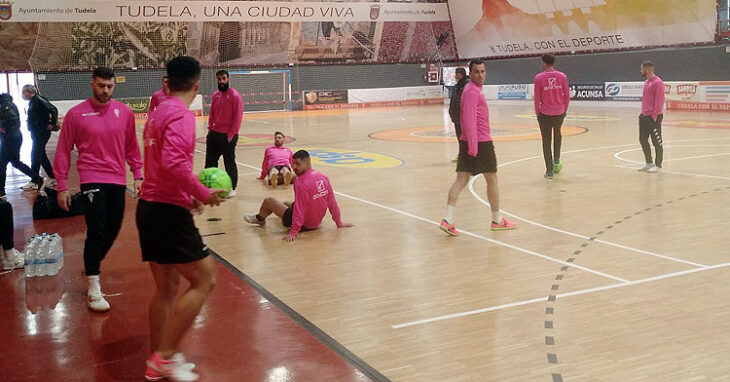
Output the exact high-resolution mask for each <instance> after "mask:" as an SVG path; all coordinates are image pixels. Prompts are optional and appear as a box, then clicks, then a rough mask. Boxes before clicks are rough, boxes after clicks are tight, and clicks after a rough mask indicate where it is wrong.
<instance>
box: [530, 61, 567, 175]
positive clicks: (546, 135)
mask: <svg viewBox="0 0 730 382" xmlns="http://www.w3.org/2000/svg"><path fill="white" fill-rule="evenodd" d="M542 69H543V71H542V72H541V73H539V74H537V75H536V76H535V115H537V122H538V124H539V125H540V134H541V135H542V155H543V157H545V178H547V179H552V178H553V176H554V174H557V173H559V172H560V170H562V169H563V164H562V163H560V146H561V144H562V142H563V135H562V134H561V131H560V129H561V128H562V127H563V121H564V120H565V112H566V111H567V110H568V104H570V89H569V88H568V77H567V76H566V75H565V74H564V73H563V72H561V71H559V70H555V56H553V55H551V54H546V55H543V56H542ZM552 136H554V137H555V138H553V137H552ZM553 139H554V140H553ZM551 141H552V142H551ZM551 143H553V146H554V153H553V152H552V151H551V150H550V144H551Z"/></svg>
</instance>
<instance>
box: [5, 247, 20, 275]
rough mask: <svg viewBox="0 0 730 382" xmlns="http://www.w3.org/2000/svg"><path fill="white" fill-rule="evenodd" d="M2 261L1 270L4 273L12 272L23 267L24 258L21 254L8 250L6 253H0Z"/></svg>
mask: <svg viewBox="0 0 730 382" xmlns="http://www.w3.org/2000/svg"><path fill="white" fill-rule="evenodd" d="M2 259H3V261H2V262H3V269H4V270H6V271H12V270H13V269H20V268H23V266H25V258H24V256H23V254H22V253H21V252H18V251H16V250H15V248H13V249H9V250H7V251H3V253H2Z"/></svg>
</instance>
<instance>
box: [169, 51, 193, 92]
mask: <svg viewBox="0 0 730 382" xmlns="http://www.w3.org/2000/svg"><path fill="white" fill-rule="evenodd" d="M199 79H200V63H199V62H198V60H196V59H194V58H193V57H190V56H178V57H175V58H173V59H172V60H170V62H168V63H167V86H168V87H169V88H170V91H172V92H186V91H188V90H190V89H192V88H193V87H194V86H195V83H196V82H198V80H199Z"/></svg>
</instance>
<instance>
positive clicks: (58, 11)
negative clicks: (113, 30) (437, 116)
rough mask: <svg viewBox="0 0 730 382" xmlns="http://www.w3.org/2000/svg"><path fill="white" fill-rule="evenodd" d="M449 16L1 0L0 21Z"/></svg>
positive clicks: (362, 9) (415, 9)
mask: <svg viewBox="0 0 730 382" xmlns="http://www.w3.org/2000/svg"><path fill="white" fill-rule="evenodd" d="M449 20H450V19H449V10H448V6H447V4H446V3H369V2H362V3H361V2H347V1H345V2H339V1H338V2H288V1H124V2H118V1H100V0H96V1H95V0H79V1H73V2H71V1H66V0H22V1H7V0H0V22H3V21H6V22H134V21H154V22H173V21H188V22H206V21H211V22H224V21H231V22H243V21H256V22H306V21H332V22H355V21H428V22H433V21H449Z"/></svg>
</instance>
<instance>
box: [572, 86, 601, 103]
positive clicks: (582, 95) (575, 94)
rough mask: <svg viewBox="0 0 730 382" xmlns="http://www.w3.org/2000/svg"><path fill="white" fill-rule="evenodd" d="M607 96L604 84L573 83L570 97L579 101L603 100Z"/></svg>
mask: <svg viewBox="0 0 730 382" xmlns="http://www.w3.org/2000/svg"><path fill="white" fill-rule="evenodd" d="M604 98H605V92H604V84H572V85H570V99H572V100H579V101H602V100H603V99H604Z"/></svg>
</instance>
